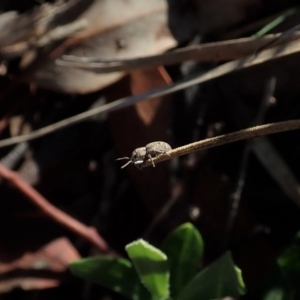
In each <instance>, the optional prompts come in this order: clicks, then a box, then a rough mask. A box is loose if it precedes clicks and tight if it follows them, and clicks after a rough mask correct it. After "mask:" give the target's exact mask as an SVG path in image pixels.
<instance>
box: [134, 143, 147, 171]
mask: <svg viewBox="0 0 300 300" xmlns="http://www.w3.org/2000/svg"><path fill="white" fill-rule="evenodd" d="M145 156H146V147H140V148H136V149H135V150H134V151H133V152H132V154H131V158H130V160H131V162H132V163H133V164H134V165H135V166H136V167H139V165H141V164H142V163H143V162H144V160H145Z"/></svg>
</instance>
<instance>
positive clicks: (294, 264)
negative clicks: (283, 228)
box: [277, 233, 300, 292]
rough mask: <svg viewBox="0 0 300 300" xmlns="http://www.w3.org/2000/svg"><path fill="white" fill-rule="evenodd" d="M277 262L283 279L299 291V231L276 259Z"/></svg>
mask: <svg viewBox="0 0 300 300" xmlns="http://www.w3.org/2000/svg"><path fill="white" fill-rule="evenodd" d="M277 264H278V266H279V267H280V269H281V271H282V274H283V275H284V277H285V279H286V280H287V281H288V282H289V284H290V285H292V286H293V287H294V288H296V290H297V291H298V292H299V291H300V287H299V280H300V245H299V233H298V236H296V239H295V241H294V242H293V244H292V245H291V246H290V247H289V248H287V249H286V250H285V251H284V252H283V253H282V254H281V255H280V256H279V257H278V259H277Z"/></svg>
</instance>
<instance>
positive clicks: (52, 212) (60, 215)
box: [0, 164, 111, 253]
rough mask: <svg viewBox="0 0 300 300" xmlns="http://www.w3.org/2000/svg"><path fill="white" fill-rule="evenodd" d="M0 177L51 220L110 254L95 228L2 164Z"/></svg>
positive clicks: (0, 165)
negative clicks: (67, 212) (73, 216)
mask: <svg viewBox="0 0 300 300" xmlns="http://www.w3.org/2000/svg"><path fill="white" fill-rule="evenodd" d="M0 176H2V177H3V178H4V179H6V180H8V181H9V182H11V183H12V184H13V185H14V186H15V187H17V188H18V189H19V190H20V191H21V192H22V193H23V194H24V195H25V196H26V197H27V198H28V199H29V200H30V201H31V202H32V203H33V204H34V205H36V206H37V207H38V208H39V209H41V210H42V211H43V212H44V213H45V214H46V215H48V216H49V217H51V219H53V220H54V221H56V222H57V223H59V224H61V225H63V226H64V227H67V228H68V229H69V230H71V231H73V232H74V233H76V234H77V235H79V236H81V237H82V238H84V239H85V240H87V241H89V242H90V243H91V244H93V245H94V246H95V247H97V248H98V249H99V250H101V251H103V252H110V253H111V250H110V249H109V246H108V245H107V243H106V242H105V240H104V239H103V238H102V237H101V236H100V235H99V234H98V232H97V231H96V229H95V228H93V227H88V226H86V225H84V224H82V223H81V222H79V221H77V220H76V219H74V218H72V217H71V216H69V215H68V214H66V213H65V212H63V211H61V210H60V209H58V208H57V207H55V206H54V205H52V204H51V203H50V202H48V200H47V199H46V198H44V197H43V196H42V195H41V194H40V193H39V192H38V191H37V190H35V189H34V188H33V187H31V186H30V185H29V184H27V183H26V182H25V181H24V180H23V179H22V178H21V177H20V176H19V175H18V174H17V173H15V172H13V171H11V170H9V169H7V168H6V167H5V166H3V165H2V164H0Z"/></svg>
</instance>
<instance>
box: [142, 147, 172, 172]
mask: <svg viewBox="0 0 300 300" xmlns="http://www.w3.org/2000/svg"><path fill="white" fill-rule="evenodd" d="M170 150H172V148H171V146H170V145H169V144H168V143H166V142H152V143H149V144H147V145H146V155H145V159H147V158H149V159H150V160H151V162H152V166H153V167H155V164H154V161H153V159H152V157H156V156H158V155H160V154H165V153H167V152H168V151H170Z"/></svg>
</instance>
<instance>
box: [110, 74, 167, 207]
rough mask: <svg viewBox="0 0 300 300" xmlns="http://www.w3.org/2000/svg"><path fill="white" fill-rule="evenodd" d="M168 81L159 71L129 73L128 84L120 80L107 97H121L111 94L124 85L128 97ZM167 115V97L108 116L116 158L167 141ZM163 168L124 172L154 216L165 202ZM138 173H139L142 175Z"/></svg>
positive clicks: (130, 167) (144, 102)
mask: <svg viewBox="0 0 300 300" xmlns="http://www.w3.org/2000/svg"><path fill="white" fill-rule="evenodd" d="M169 80H170V79H168V77H167V75H166V74H165V73H164V71H163V70H161V69H149V70H144V71H134V72H131V73H130V82H128V81H127V82H125V81H122V82H123V88H118V87H115V88H114V89H113V91H114V96H113V95H112V94H111V95H110V97H113V98H117V97H118V96H121V95H120V94H119V95H116V94H115V92H116V91H117V90H121V91H122V92H124V91H125V90H126V88H125V86H127V90H128V87H130V89H131V93H132V94H139V93H141V92H143V91H147V90H149V89H153V88H158V87H162V86H164V85H166V84H167V83H169ZM129 84H130V85H129ZM170 113H171V99H170V96H162V97H157V98H154V99H152V100H147V101H143V102H141V103H138V104H137V105H135V106H131V107H129V108H126V109H124V110H120V111H117V112H115V113H113V114H110V115H109V121H110V128H111V130H112V135H113V139H114V141H115V144H116V147H117V149H118V153H119V155H120V157H121V156H128V155H129V156H130V155H131V152H132V151H133V150H134V149H135V148H137V147H141V146H145V145H146V144H148V143H150V142H153V141H166V142H168V135H167V130H168V127H169V120H170ZM120 166H121V165H120ZM167 169H168V165H167V164H160V165H158V166H156V168H155V169H153V168H148V169H146V170H143V171H139V170H137V169H136V168H135V167H134V166H132V165H130V166H128V167H127V168H126V169H124V172H128V174H129V176H130V177H131V179H132V181H133V182H134V185H135V186H136V189H137V191H138V193H139V195H140V197H141V199H142V201H143V202H144V204H145V205H146V207H147V208H148V210H149V211H151V212H152V213H156V212H157V211H158V210H159V209H160V208H161V207H162V205H163V203H164V201H166V200H167V199H168V196H169V184H168V172H167V171H168V170H167ZM140 172H143V174H142V175H143V176H141V173H140ZM154 174H155V175H154Z"/></svg>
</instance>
